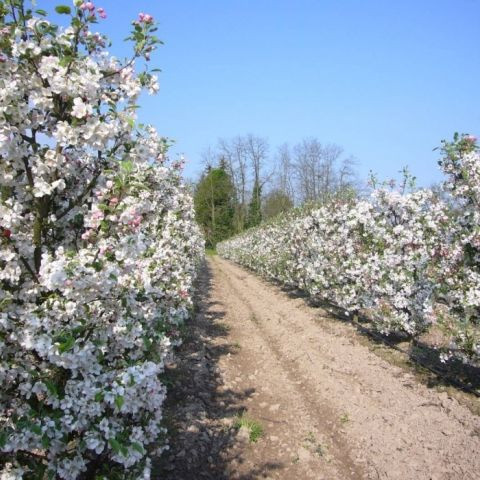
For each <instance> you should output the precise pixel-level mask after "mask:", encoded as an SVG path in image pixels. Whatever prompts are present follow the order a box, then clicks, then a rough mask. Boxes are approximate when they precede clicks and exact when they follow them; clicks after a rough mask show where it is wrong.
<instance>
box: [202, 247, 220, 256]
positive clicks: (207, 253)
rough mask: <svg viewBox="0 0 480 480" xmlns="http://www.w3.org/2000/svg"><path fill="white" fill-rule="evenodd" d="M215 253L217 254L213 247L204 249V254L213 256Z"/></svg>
mask: <svg viewBox="0 0 480 480" xmlns="http://www.w3.org/2000/svg"><path fill="white" fill-rule="evenodd" d="M216 254H217V251H216V250H215V249H214V248H206V249H205V255H207V256H209V257H213V256H214V255H216Z"/></svg>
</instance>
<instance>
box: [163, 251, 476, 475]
mask: <svg viewBox="0 0 480 480" xmlns="http://www.w3.org/2000/svg"><path fill="white" fill-rule="evenodd" d="M200 283H201V285H200V302H199V311H198V313H197V315H196V319H195V321H193V322H192V323H191V325H189V328H190V329H191V334H190V337H189V339H188V340H187V341H186V342H185V344H184V345H183V347H182V349H181V351H180V352H179V355H178V359H177V363H176V364H175V365H172V366H171V367H170V375H171V376H172V379H173V380H172V382H173V387H172V388H171V396H170V398H169V402H170V408H169V409H168V411H170V412H171V415H172V417H171V419H170V421H171V425H172V427H174V428H175V429H176V433H175V434H174V440H173V443H172V449H171V452H170V453H169V454H167V456H166V458H165V459H163V461H162V462H161V463H160V464H159V466H158V469H157V472H158V478H170V479H174V478H175V479H186V480H189V479H194V478H211V479H245V480H246V479H254V478H271V479H273V478H278V479H290V478H291V479H303V478H306V479H307V478H311V479H325V480H326V479H339V480H340V479H349V478H351V479H357V478H358V479H361V478H365V479H399V480H400V479H402V480H404V479H419V480H423V479H425V480H434V479H437V480H440V479H442V480H443V479H446V480H447V479H448V480H450V479H451V480H453V479H467V480H468V479H478V478H480V455H479V452H480V419H479V417H478V416H476V415H474V414H473V413H471V411H470V410H468V409H467V408H466V407H465V406H463V405H461V404H459V403H458V402H457V400H455V399H454V398H451V397H450V396H449V395H448V394H447V393H445V392H442V393H441V392H438V391H437V390H435V389H431V388H427V387H426V386H425V385H423V384H421V383H419V382H418V381H417V379H416V378H415V376H414V375H413V374H412V373H411V372H409V371H405V370H404V369H401V368H399V367H396V366H394V365H392V364H390V363H388V362H387V361H385V360H383V359H382V358H380V357H378V356H377V355H375V354H374V353H373V352H371V351H370V350H369V349H368V347H367V346H365V345H364V344H362V343H361V342H360V341H359V338H358V334H357V333H356V332H355V330H354V329H353V328H352V327H351V326H350V325H346V324H344V323H341V322H338V321H336V320H335V319H332V317H331V315H330V314H328V312H326V311H324V310H322V309H320V308H312V307H310V306H308V305H307V304H306V303H305V301H304V300H303V299H301V298H291V297H289V296H288V295H287V294H286V293H285V292H282V291H281V290H280V289H279V288H277V287H275V286H272V285H270V284H268V283H266V282H264V281H263V280H261V279H259V278H258V277H256V276H255V275H253V274H251V273H250V272H247V271H245V270H243V269H241V268H240V267H238V266H235V265H233V264H232V263H230V262H227V261H225V260H222V259H220V258H218V257H212V258H210V259H209V260H208V265H206V266H205V268H204V269H203V272H202V276H201V281H200ZM241 418H247V419H249V420H252V421H254V422H255V423H256V424H258V425H260V426H261V427H262V428H263V434H262V436H261V437H260V438H259V439H258V440H257V441H256V442H255V443H253V442H251V441H250V438H249V435H248V431H247V429H245V428H240V429H239V428H238V427H239V419H241ZM154 478H156V477H154Z"/></svg>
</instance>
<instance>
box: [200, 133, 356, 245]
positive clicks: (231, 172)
mask: <svg viewBox="0 0 480 480" xmlns="http://www.w3.org/2000/svg"><path fill="white" fill-rule="evenodd" d="M202 160H203V163H204V165H205V168H204V171H203V172H202V175H201V177H200V179H199V180H198V182H197V183H196V185H195V195H194V199H195V210H196V216H197V221H198V223H199V224H200V225H201V226H202V228H203V231H204V234H205V239H206V244H207V246H209V247H214V246H215V245H216V244H217V243H218V242H220V241H222V240H224V239H226V238H228V237H230V236H232V235H235V234H237V233H240V232H242V231H244V230H246V229H247V228H250V227H253V226H256V225H258V224H260V223H261V222H262V221H263V220H266V219H269V218H271V217H274V216H276V215H278V214H279V213H281V212H286V211H288V210H290V209H291V208H293V207H294V206H297V205H302V204H305V203H320V204H321V203H324V202H326V201H328V200H330V199H332V198H335V197H338V196H342V197H352V196H356V195H357V193H358V190H359V182H358V181H357V178H356V174H355V171H354V160H353V158H352V157H346V156H345V155H344V151H343V148H342V147H340V146H338V145H335V144H331V143H329V144H322V143H321V142H320V141H319V140H318V139H316V138H308V139H304V140H302V141H301V142H299V143H297V144H295V145H293V146H291V145H289V144H287V143H285V144H283V145H281V146H280V147H278V148H276V149H275V150H274V151H273V153H271V149H270V146H269V143H268V140H267V139H265V138H263V137H258V136H255V135H252V134H249V135H245V136H237V137H234V138H231V139H220V140H219V141H218V143H217V145H216V146H214V147H209V148H208V149H207V150H206V151H205V152H204V154H203V158H202Z"/></svg>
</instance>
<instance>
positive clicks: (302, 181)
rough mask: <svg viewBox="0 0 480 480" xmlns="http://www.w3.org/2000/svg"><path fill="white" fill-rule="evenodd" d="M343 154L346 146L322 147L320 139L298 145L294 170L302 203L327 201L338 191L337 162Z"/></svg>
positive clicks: (295, 148)
mask: <svg viewBox="0 0 480 480" xmlns="http://www.w3.org/2000/svg"><path fill="white" fill-rule="evenodd" d="M342 153H343V149H342V147H340V146H338V145H335V144H327V145H322V144H321V143H320V142H319V141H318V140H317V139H316V138H310V139H305V140H303V141H302V142H300V143H299V144H297V145H295V147H294V149H293V170H294V173H295V178H296V183H297V192H298V196H299V197H300V200H301V201H302V202H312V201H314V202H315V201H321V202H325V201H327V200H328V199H329V198H330V197H331V196H332V195H333V193H334V192H335V191H336V190H337V189H338V184H339V171H338V170H337V163H338V161H339V159H340V157H341V156H342ZM345 175H346V172H345V173H344V176H345Z"/></svg>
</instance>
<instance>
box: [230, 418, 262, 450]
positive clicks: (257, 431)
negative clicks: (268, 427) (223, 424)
mask: <svg viewBox="0 0 480 480" xmlns="http://www.w3.org/2000/svg"><path fill="white" fill-rule="evenodd" d="M233 426H234V427H235V428H236V429H237V430H240V429H241V428H242V427H243V428H246V429H247V430H248V433H249V437H248V438H249V440H250V442H251V443H255V442H257V441H258V439H259V438H260V437H261V436H262V435H263V427H262V425H261V424H260V423H259V422H257V421H256V420H253V419H251V418H248V417H247V416H246V415H245V414H244V413H242V414H241V415H238V416H237V418H236V420H235V423H234V424H233Z"/></svg>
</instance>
